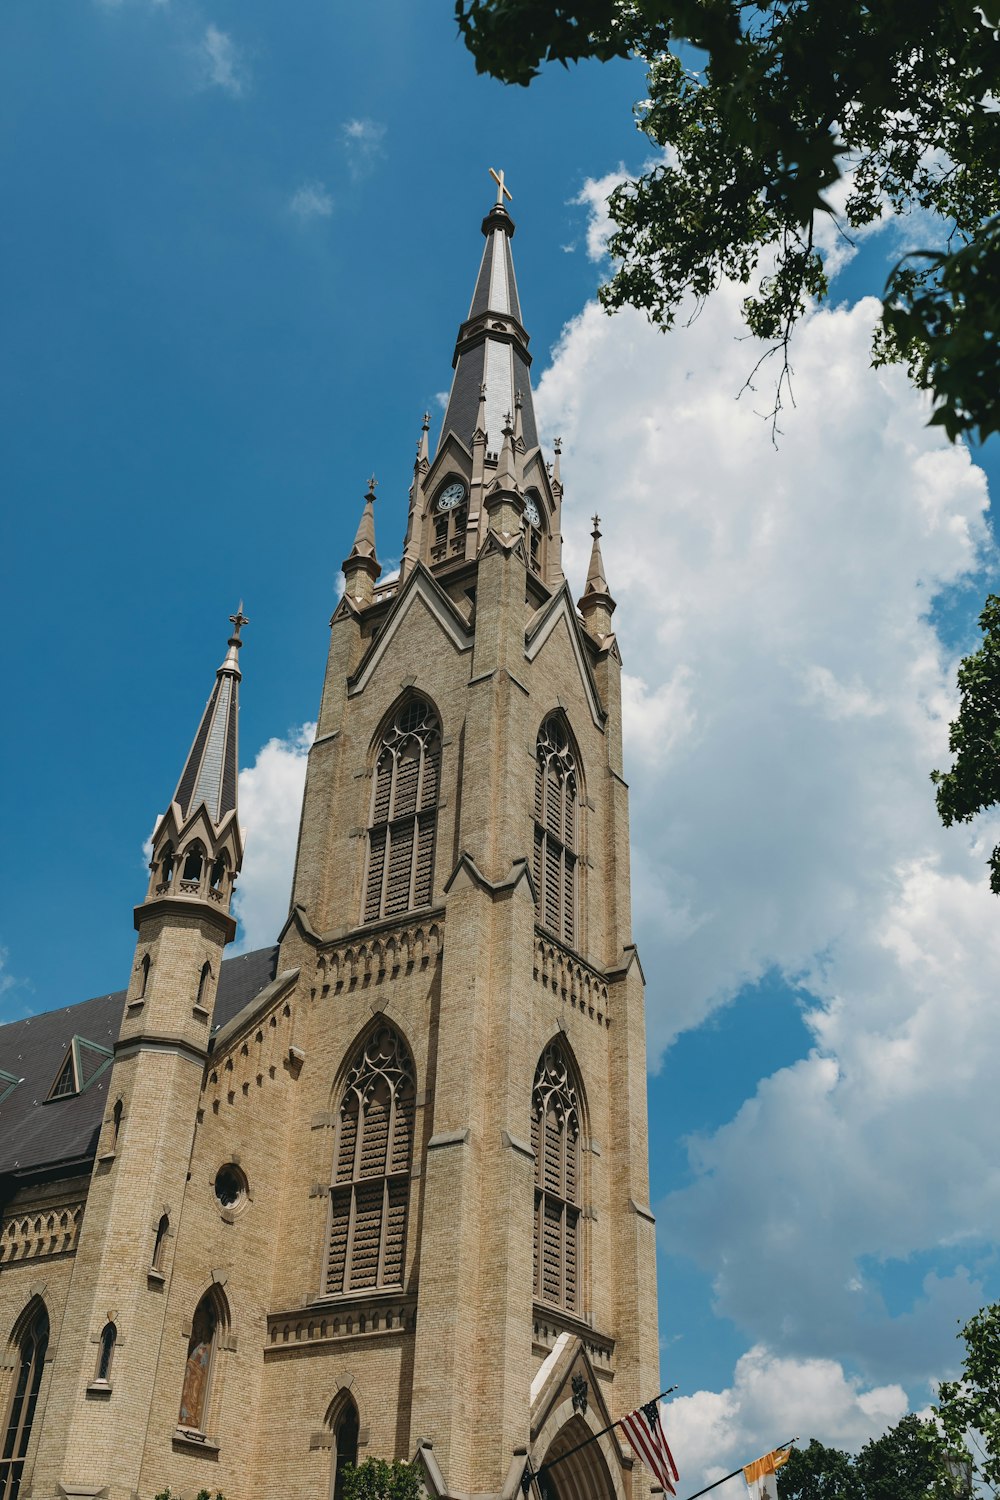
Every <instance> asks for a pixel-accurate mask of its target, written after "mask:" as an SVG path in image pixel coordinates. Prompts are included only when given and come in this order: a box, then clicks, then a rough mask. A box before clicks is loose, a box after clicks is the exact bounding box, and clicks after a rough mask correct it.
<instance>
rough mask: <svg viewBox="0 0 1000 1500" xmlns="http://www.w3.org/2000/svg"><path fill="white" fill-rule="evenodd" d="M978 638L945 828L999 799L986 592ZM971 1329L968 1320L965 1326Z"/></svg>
mask: <svg viewBox="0 0 1000 1500" xmlns="http://www.w3.org/2000/svg"><path fill="white" fill-rule="evenodd" d="M979 626H980V629H981V630H982V632H983V642H982V645H981V646H980V647H979V649H978V650H977V651H973V652H972V654H971V655H970V656H967V657H966V658H965V660H964V661H963V662H962V664H961V666H960V667H959V669H958V690H959V693H960V695H961V703H960V706H959V711H958V718H957V719H955V720H954V722H953V723H952V725H951V727H950V730H949V735H948V748H949V749H950V751H951V753H952V755H954V757H955V762H954V765H953V766H952V768H951V770H950V771H932V772H931V780H932V781H933V782H934V783H935V785H936V786H937V793H936V796H937V807H938V813H939V814H940V817H941V821H942V823H944V825H945V827H946V828H950V827H951V825H952V823H968V822H971V820H972V819H973V818H974V817H975V816H976V814H977V813H980V812H982V811H984V809H986V808H988V807H992V806H993V805H994V804H995V803H996V802H1000V597H998V596H997V595H996V594H990V595H989V596H988V598H987V600H986V606H985V608H984V609H983V612H982V614H981V615H980V616H979ZM989 870H990V890H991V891H993V892H994V894H996V895H1000V844H998V845H997V846H996V848H995V849H994V850H993V853H992V854H991V855H990V860H989ZM969 1326H970V1328H971V1326H972V1325H971V1324H970V1325H969Z"/></svg>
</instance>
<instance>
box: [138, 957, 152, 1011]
mask: <svg viewBox="0 0 1000 1500" xmlns="http://www.w3.org/2000/svg"><path fill="white" fill-rule="evenodd" d="M148 984H149V954H148V953H144V954H143V955H142V962H141V963H140V964H139V992H138V994H137V995H136V999H137V1000H145V998H146V986H147V985H148Z"/></svg>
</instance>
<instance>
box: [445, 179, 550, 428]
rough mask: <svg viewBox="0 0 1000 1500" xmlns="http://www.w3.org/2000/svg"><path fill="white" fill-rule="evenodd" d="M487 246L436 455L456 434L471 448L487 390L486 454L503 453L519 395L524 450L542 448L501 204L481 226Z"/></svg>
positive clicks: (508, 227)
mask: <svg viewBox="0 0 1000 1500" xmlns="http://www.w3.org/2000/svg"><path fill="white" fill-rule="evenodd" d="M482 230H483V234H484V235H485V236H486V245H485V247H484V249H483V258H482V261H481V262H480V266H479V274H478V276H477V277H476V285H475V290H474V291H473V294H472V302H471V304H470V307H469V315H468V317H467V318H466V320H465V322H464V323H463V324H462V326H461V328H460V329H459V331H458V339H457V341H456V344H455V355H454V358H453V360H452V365H453V367H454V370H455V376H454V379H453V381H452V387H451V394H450V395H449V397H448V407H447V410H446V412H445V417H444V423H443V424H442V427H441V437H440V439H439V442H438V449H439V450H440V447H441V444H442V443H443V442H444V440H445V438H446V436H447V434H448V433H449V432H453V433H454V434H455V435H456V436H457V437H458V438H460V439H461V441H462V442H463V443H464V444H465V445H466V446H467V447H469V448H471V446H472V434H473V433H474V432H475V430H476V426H477V423H478V417H479V393H480V390H481V388H482V387H483V386H484V385H485V387H486V451H487V453H490V454H496V453H499V451H500V444H501V441H502V437H503V421H504V417H505V415H506V414H507V413H508V412H513V410H514V400H515V396H516V394H517V393H518V392H520V394H521V400H522V411H521V424H522V436H523V440H524V444H525V447H527V448H533V447H536V446H537V444H538V428H537V425H536V422H535V411H534V406H533V403H532V398H531V378H530V375H529V373H528V372H529V368H530V366H531V355H530V354H529V353H528V344H529V342H530V340H529V337H528V334H527V332H526V330H525V327H524V324H523V323H522V322H521V301H520V298H519V296H518V292H517V279H516V277H515V275H514V257H513V255H512V253H511V245H510V242H511V240H512V238H513V236H514V221H513V219H512V218H511V217H510V214H509V213H508V212H507V210H506V208H504V207H503V206H502V205H501V204H494V206H493V208H492V209H491V210H490V212H489V213H488V214H487V215H486V218H485V219H484V220H483V224H482Z"/></svg>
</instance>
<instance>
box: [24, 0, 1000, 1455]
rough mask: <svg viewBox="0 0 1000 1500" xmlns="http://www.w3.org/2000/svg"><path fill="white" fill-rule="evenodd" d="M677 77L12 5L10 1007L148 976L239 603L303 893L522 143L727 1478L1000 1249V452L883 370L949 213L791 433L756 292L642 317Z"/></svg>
mask: <svg viewBox="0 0 1000 1500" xmlns="http://www.w3.org/2000/svg"><path fill="white" fill-rule="evenodd" d="M642 92H643V76H642V70H641V68H638V67H637V66H635V65H631V64H627V63H619V64H614V65H606V66H603V67H600V66H588V67H584V68H582V69H579V70H576V71H574V72H572V73H567V72H564V71H563V70H562V69H553V70H551V71H549V72H548V73H546V74H545V75H544V76H543V77H542V78H541V79H540V80H539V81H538V82H537V83H536V84H535V85H533V86H532V88H531V89H530V90H528V91H523V90H517V91H510V90H505V89H503V88H501V87H500V86H499V85H497V84H495V83H492V82H490V81H488V80H484V79H480V78H477V77H476V75H475V72H474V69H473V66H472V63H471V60H470V59H469V58H468V56H467V54H466V53H465V52H464V50H463V49H462V48H461V47H460V45H459V44H458V42H457V41H456V38H455V28H454V23H453V20H452V15H451V6H450V4H449V3H447V0H442V3H441V4H439V5H429V4H424V5H421V6H419V7H417V6H413V5H412V4H408V3H405V0H399V3H391V0H372V3H369V4H367V5H365V6H361V7H336V8H335V7H332V6H330V5H328V4H321V3H313V0H299V3H297V4H296V5H295V6H283V7H274V6H268V5H265V4H264V3H263V0H240V3H239V4H236V3H229V4H227V3H224V0H209V3H206V4H200V3H199V4H194V3H187V0H161V3H154V0H119V3H109V0H104V3H99V0H78V3H76V4H74V5H55V4H49V3H38V0H12V3H8V4H7V5H6V6H4V7H3V11H2V14H0V153H2V171H3V182H4V214H3V218H2V222H0V265H2V270H3V280H4V286H5V288H6V289H7V299H6V300H7V308H6V317H5V335H4V341H3V342H4V350H3V355H2V363H0V382H2V388H0V403H2V407H0V409H2V410H3V413H4V428H5V435H4V444H3V457H2V459H0V463H2V488H3V493H4V498H5V501H6V504H5V506H4V511H5V520H4V536H3V547H2V552H3V558H4V573H3V590H2V593H3V608H4V615H5V629H4V635H3V672H4V681H5V684H6V696H7V702H8V718H7V723H8V732H7V734H6V735H5V736H4V741H3V745H2V748H0V755H2V757H3V763H4V764H3V778H2V785H3V788H4V798H3V809H2V815H3V832H4V846H5V847H6V848H7V849H8V850H10V851H13V852H14V857H13V858H12V859H8V860H7V861H5V862H4V870H3V875H2V880H3V886H2V904H0V946H2V948H3V950H4V960H3V967H2V969H0V985H2V986H3V988H2V990H0V1014H2V1015H3V1017H4V1018H5V1019H9V1018H11V1017H13V1016H16V1015H20V1014H24V1013H26V1012H28V1011H35V1010H43V1009H47V1008H50V1007H54V1006H59V1005H63V1004H66V1003H69V1002H72V1001H74V1000H77V999H81V998H85V997H87V996H90V995H93V994H96V993H100V992H102V991H107V990H111V989H117V988H120V987H121V986H122V985H123V984H124V982H125V978H126V976H127V973H128V967H129V963H130V956H131V951H132V945H133V941H134V935H133V932H132V922H131V908H132V906H133V904H134V903H135V901H136V900H137V899H139V897H140V896H141V894H142V890H143V886H144V879H143V855H142V843H143V840H144V838H145V837H146V836H147V835H148V833H149V832H150V829H151V827H152V824H153V821H154V818H155V816H156V815H157V813H158V812H159V811H160V810H161V808H162V806H163V804H164V802H165V800H166V798H167V797H168V795H169V793H170V791H171V789H172V787H173V785H174V783H175V780H176V777H177V774H178V771H179V768H180V764H181V761H182V759H183V755H184V752H185V750H186V748H187V745H188V743H189V741H190V736H191V734H192V732H193V728H194V725H195V722H196V720H197V717H198V714H199V712H200V709H201V706H202V703H203V701H204V698H205V696H206V694H207V691H208V688H209V686H210V682H211V678H212V673H213V671H214V668H215V666H216V664H217V659H218V658H219V656H220V653H221V650H222V647H223V643H224V638H225V631H226V628H227V625H226V617H227V616H228V615H229V613H230V612H231V611H232V610H233V609H234V608H235V604H236V602H237V600H238V599H240V598H241V597H242V598H243V599H244V600H245V604H246V612H247V613H248V614H249V616H250V618H251V625H250V627H249V629H248V631H247V632H246V639H247V649H246V651H245V653H244V659H243V666H244V670H245V682H244V693H243V708H242V720H241V759H242V763H243V765H244V767H245V768H246V772H245V776H244V778H243V784H242V786H241V798H242V803H243V809H244V820H245V821H246V822H247V824H248V827H249V840H248V854H247V864H246V872H245V876H244V880H243V903H244V904H243V911H242V915H243V918H244V941H247V942H250V943H258V942H265V941H268V940H269V939H270V937H271V936H272V935H273V933H274V932H275V931H276V928H277V926H278V925H279V923H280V917H281V911H282V905H283V902H284V901H285V899H286V895H287V886H288V879H289V873H290V870H289V864H288V861H289V858H290V848H291V842H292V841H293V839H294V829H295V823H296V819H297V811H298V809H297V798H298V794H299V789H300V787H301V775H302V767H303V753H304V746H305V744H306V743H307V740H306V738H304V737H303V730H302V726H303V725H307V724H308V723H309V722H310V721H311V719H312V718H313V716H314V714H315V710H316V706H317V703H318V696H319V687H320V674H321V671H322V665H323V661H324V657H325V646H326V621H327V619H328V617H329V614H330V611H331V608H332V605H333V602H334V600H335V597H336V592H335V591H336V584H337V576H338V570H339V564H340V561H341V559H342V558H343V557H344V556H345V555H346V552H347V550H348V549H349V546H350V542H351V537H352V535H353V531H354V527H355V524H356V520H357V515H358V511H359V505H360V499H361V495H362V493H363V489H364V482H365V480H366V479H367V476H368V474H369V472H370V471H371V470H372V469H374V470H375V472H376V474H377V475H378V477H379V480H380V484H379V491H378V494H379V500H378V508H377V510H378V513H377V529H378V537H379V551H380V555H381V556H382V559H383V562H384V563H386V562H388V561H389V560H391V558H392V557H393V556H394V555H395V554H398V550H399V547H400V545H401V542H402V535H403V529H404V524H405V507H406V490H407V485H408V481H409V475H410V468H411V463H412V454H413V446H414V444H415V442H416V438H417V436H418V432H419V425H420V417H421V413H422V411H423V410H424V408H425V407H427V408H429V409H430V410H431V412H432V413H433V414H434V417H435V421H437V420H439V417H440V403H439V400H438V396H439V393H440V392H442V391H444V390H446V389H447V386H448V382H449V378H450V359H451V351H452V347H453V341H454V335H455V332H456V329H457V326H458V323H459V321H460V319H461V317H462V316H463V314H464V312H465V309H466V306H467V303H468V297H469V293H470V289H471V285H472V280H473V277H474V274H475V269H476V265H477V262H478V257H479V254H480V249H481V243H482V242H481V238H480V235H479V221H480V218H481V216H482V214H483V212H484V211H485V209H486V208H487V207H488V205H489V203H490V201H491V198H492V187H491V184H490V182H489V179H488V177H487V175H486V174H487V168H488V167H489V166H491V165H494V166H498V167H499V166H503V167H504V169H505V170H506V173H507V177H508V181H509V183H510V185H511V186H512V188H513V191H514V202H513V205H512V209H513V214H514V217H515V219H516V221H517V224H518V233H517V236H516V238H515V242H514V253H515V259H516V263H517V271H518V278H519V283H520V290H521V298H522V304H523V306H524V309H525V316H526V320H527V323H528V327H529V330H530V332H531V334H532V349H533V352H534V355H535V365H534V372H533V373H534V382H535V388H536V392H537V406H538V411H539V417H540V421H541V423H542V426H543V430H544V433H545V439H546V441H547V442H551V438H552V437H553V436H554V435H556V433H557V432H561V433H562V435H563V437H564V440H565V450H564V460H563V472H564V478H565V481H566V484H567V506H566V519H565V527H564V530H565V533H566V537H567V565H568V569H569V571H570V574H571V581H573V582H574V583H576V584H579V583H580V582H582V574H583V568H584V567H585V560H586V551H587V548H588V546H589V537H588V536H587V531H588V526H587V519H586V518H587V517H588V516H589V514H590V513H591V512H592V511H593V509H594V508H595V506H596V508H597V509H599V510H600V511H601V513H602V515H604V517H605V556H606V560H607V563H608V567H609V577H610V581H611V585H612V589H613V591H614V592H615V593H616V595H617V597H618V598H619V600H620V608H619V613H618V616H617V617H616V623H617V624H618V626H619V633H620V639H621V642H622V649H623V653H624V657H625V667H626V672H627V673H628V678H627V693H626V710H627V718H626V730H627V755H628V768H629V774H630V779H631V781H632V788H633V808H634V813H635V855H634V861H635V863H634V882H635V909H636V930H637V937H638V941H639V944H640V949H641V951H642V954H643V961H644V966H645V969H646V973H647V975H648V977H649V992H648V993H649V1022H650V1041H651V1060H652V1061H653V1062H654V1063H655V1065H656V1070H655V1071H654V1072H653V1074H652V1076H651V1084H650V1088H651V1096H650V1099H651V1137H652V1163H651V1165H652V1174H653V1196H654V1201H655V1204H656V1208H657V1212H658V1215H659V1220H660V1231H659V1233H660V1239H659V1244H660V1270H661V1335H662V1347H663V1375H664V1383H665V1384H668V1383H672V1382H674V1381H676V1382H678V1383H679V1385H680V1387H681V1397H682V1398H683V1399H682V1400H680V1401H678V1402H677V1403H676V1404H675V1406H674V1416H673V1419H672V1420H673V1422H674V1427H675V1432H676V1442H675V1447H676V1448H677V1450H678V1452H677V1456H678V1459H679V1461H680V1463H681V1467H682V1471H683V1472H684V1473H685V1477H687V1476H692V1484H693V1481H694V1479H695V1478H697V1477H699V1476H702V1475H709V1476H711V1475H712V1474H714V1473H715V1472H719V1473H721V1472H725V1468H727V1467H732V1466H733V1464H734V1463H737V1462H740V1461H744V1460H746V1459H748V1458H750V1457H753V1456H754V1455H755V1453H756V1452H757V1451H762V1449H763V1448H766V1447H767V1446H769V1445H770V1444H771V1443H772V1442H774V1441H777V1440H779V1439H781V1438H784V1437H786V1436H787V1435H788V1432H789V1431H799V1432H801V1433H802V1434H803V1435H804V1436H808V1435H811V1434H813V1433H815V1435H817V1436H819V1437H821V1438H823V1439H824V1440H826V1441H830V1442H837V1443H840V1444H843V1445H845V1446H856V1445H857V1444H858V1443H860V1442H862V1441H864V1440H865V1438H867V1437H868V1436H871V1435H873V1434H874V1433H876V1432H878V1431H880V1430H881V1429H882V1428H883V1427H884V1426H885V1425H886V1423H888V1422H891V1421H894V1420H896V1418H897V1417H898V1416H899V1415H900V1414H901V1413H902V1411H903V1410H905V1409H906V1407H907V1405H913V1406H915V1407H919V1406H921V1405H922V1404H923V1403H924V1402H925V1401H926V1400H927V1399H928V1395H929V1391H930V1387H929V1385H928V1381H929V1379H930V1378H931V1377H932V1376H933V1375H934V1374H935V1373H944V1372H945V1371H946V1370H947V1369H948V1368H949V1367H950V1366H951V1365H953V1362H954V1357H955V1347H956V1346H955V1345H954V1340H953V1334H954V1330H955V1326H956V1320H957V1319H958V1318H961V1317H964V1316H967V1315H968V1314H970V1313H971V1312H973V1311H974V1310H975V1308H976V1307H977V1306H978V1305H979V1303H980V1301H981V1300H983V1299H984V1298H985V1297H992V1296H996V1295H1000V1278H998V1276H997V1268H996V1245H997V1242H998V1239H1000V1200H998V1185H997V1179H996V1170H995V1164H994V1157H995V1151H994V1150H993V1148H992V1144H991V1143H992V1140H993V1123H992V1119H991V1113H990V1107H989V1100H991V1098H992V1092H993V1080H994V1079H995V1076H996V1072H997V1066H996V1065H997V1062H998V1061H1000V1031H998V1026H997V1022H996V1020H995V1018H994V1016H993V1009H994V1004H993V996H994V995H995V993H996V987H997V981H1000V947H998V943H997V939H996V937H995V935H994V932H995V929H996V926H997V922H996V907H995V902H994V901H993V900H992V898H990V897H989V895H988V894H987V893H986V891H985V879H984V875H983V861H984V858H985V848H984V847H983V840H984V839H985V840H986V841H987V846H988V843H989V842H991V841H990V840H989V834H988V830H987V832H986V833H983V831H982V830H978V829H976V830H973V831H972V833H971V835H970V834H969V833H968V832H967V831H957V830H953V831H951V832H950V833H947V834H946V833H944V832H943V831H942V830H940V829H939V828H938V827H937V825H936V822H935V819H934V816H933V806H932V802H931V797H930V783H929V781H928V780H927V772H928V771H929V769H930V768H931V766H933V765H937V764H941V763H942V762H943V760H944V758H945V756H946V732H947V720H948V717H949V714H950V713H951V712H952V711H953V708H954V699H953V696H952V688H951V684H952V682H953V671H954V662H955V656H956V653H958V652H960V651H961V650H963V649H967V648H968V646H969V645H970V644H971V642H972V640H973V636H974V621H975V616H976V614H977V613H978V609H979V607H980V602H981V599H982V596H983V595H984V594H985V592H986V591H987V590H988V589H989V587H991V586H992V585H994V580H995V571H996V560H995V554H994V551H993V543H992V539H991V535H990V532H989V529H988V521H989V513H988V510H987V509H986V506H987V502H988V492H987V482H988V480H990V479H992V482H993V484H994V486H995V485H996V483H997V481H998V477H1000V476H998V469H1000V461H998V458H997V452H996V449H995V447H994V448H992V449H990V448H988V449H987V450H986V451H985V452H983V451H978V452H976V453H975V454H974V455H973V458H974V462H970V460H969V457H968V455H967V454H966V453H965V452H964V451H962V450H959V451H955V450H949V449H947V447H946V445H944V444H943V443H942V442H941V440H940V439H939V438H938V436H937V435H935V434H932V433H929V432H928V430H927V429H926V427H925V425H924V421H925V416H926V410H925V408H924V406H923V405H922V403H921V401H920V399H919V398H918V397H916V396H915V395H914V394H913V393H912V392H911V391H910V390H909V388H908V387H907V386H906V383H905V380H903V378H902V376H901V375H900V374H899V372H889V373H888V374H882V375H875V374H873V373H872V372H871V371H870V370H869V368H868V363H867V358H866V354H865V351H866V348H867V343H868V339H869V333H870V324H871V320H872V316H873V309H872V306H871V304H870V302H867V301H865V298H866V297H870V295H871V294H872V293H877V292H878V290H879V289H880V288H881V285H882V282H883V280H884V278H885V274H886V271H887V268H888V265H889V263H890V262H891V260H892V259H893V258H894V257H895V256H896V255H897V254H898V253H899V248H900V246H901V245H903V244H905V243H906V238H905V236H906V233H907V231H906V230H905V229H903V230H897V229H896V228H894V227H892V226H889V227H886V228H884V229H882V230H881V231H880V232H879V233H877V234H874V235H872V236H871V237H870V238H869V239H867V240H866V242H865V243H864V244H863V245H862V246H861V247H860V249H859V251H858V253H857V254H856V255H855V256H854V257H853V258H849V259H847V260H844V261H843V264H841V265H840V266H839V267H838V269H837V275H836V278H835V281H834V298H833V305H832V306H831V308H830V309H828V310H826V311H821V312H817V313H815V314H814V315H813V316H812V317H811V318H810V319H809V320H808V322H807V325H806V327H805V328H804V329H803V330H802V331H801V333H800V335H799V336H798V337H797V342H796V345H795V349H794V351H793V363H794V365H795V372H796V374H795V395H796V400H797V403H798V404H797V406H796V408H795V410H794V411H791V410H790V411H788V412H787V413H786V415H785V419H784V424H783V425H784V436H783V438H782V441H781V443H780V445H779V447H778V449H777V450H775V449H774V447H773V446H772V444H771V441H770V434H769V430H768V428H767V425H766V423H765V422H763V421H762V420H761V418H760V417H759V416H758V415H756V414H755V410H754V408H755V407H757V408H758V409H759V410H765V409H766V406H767V395H768V390H767V387H766V381H765V382H764V383H763V384H762V385H761V387H760V389H759V391H758V393H757V395H756V396H755V395H753V394H750V395H747V396H744V397H743V398H741V400H740V401H736V400H735V397H736V394H737V392H738V391H739V389H740V386H741V384H742V380H743V377H744V376H745V374H746V373H747V371H748V370H749V368H750V366H751V364H752V363H753V358H752V357H751V351H750V347H749V345H748V344H746V343H740V342H739V341H738V339H737V334H738V332H739V323H738V317H737V312H738V301H739V295H738V293H736V292H734V291H733V290H732V289H726V290H724V291H723V292H722V293H720V296H719V297H718V299H716V301H715V302H714V303H713V305H712V306H711V307H710V308H709V309H706V311H705V312H704V313H703V314H702V316H701V318H700V319H699V320H698V321H697V323H695V324H694V325H693V327H692V328H691V329H690V330H688V331H678V332H677V333H676V334H674V335H671V336H670V337H669V338H663V337H661V336H660V335H658V334H656V333H654V332H653V331H651V330H649V329H648V328H647V327H646V325H645V324H644V323H643V322H642V320H641V319H639V318H638V317H637V316H634V315H631V314H628V313H626V314H622V315H621V316H619V317H617V318H615V319H607V318H605V317H604V316H603V315H602V314H601V313H599V312H598V311H597V309H596V307H595V305H594V301H593V298H594V293H595V289H596V287H597V285H598V284H599V280H600V277H601V274H602V270H603V269H604V265H603V262H602V259H601V255H600V233H601V203H602V196H603V194H604V192H606V189H607V186H608V185H609V182H610V180H611V179H612V177H613V175H614V174H615V173H616V172H617V171H618V170H619V169H620V166H621V165H622V164H624V165H625V166H626V167H631V168H632V169H638V168H639V167H640V166H641V164H642V162H643V160H644V159H645V153H644V151H643V149H642V147H643V140H642V138H641V137H639V136H638V135H637V134H636V131H635V129H634V126H633V124H632V120H631V106H632V103H633V101H634V100H635V99H636V98H638V97H640V96H641V95H642ZM831 243H832V241H831ZM837 253H838V257H839V258H843V248H842V247H840V248H839V249H838V252H837ZM977 839H978V840H979V842H977ZM2 1065H3V1064H2V1059H0V1066H2ZM751 1450H752V1451H751Z"/></svg>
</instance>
